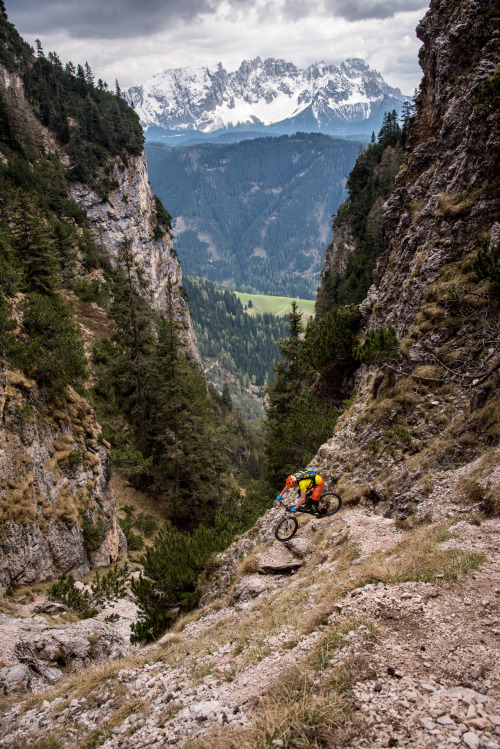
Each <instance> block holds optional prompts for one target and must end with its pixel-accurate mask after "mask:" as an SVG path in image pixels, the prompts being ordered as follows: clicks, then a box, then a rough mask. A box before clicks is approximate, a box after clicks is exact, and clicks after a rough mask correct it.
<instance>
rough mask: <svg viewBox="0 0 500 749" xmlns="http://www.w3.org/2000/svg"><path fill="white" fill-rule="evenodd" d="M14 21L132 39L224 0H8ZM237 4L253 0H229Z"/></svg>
mask: <svg viewBox="0 0 500 749" xmlns="http://www.w3.org/2000/svg"><path fill="white" fill-rule="evenodd" d="M424 3H425V0H309V2H307V3H305V2H304V0H282V2H281V3H280V2H279V0H268V2H267V3H264V4H262V5H261V8H260V11H261V13H260V15H261V17H262V19H263V20H265V17H266V16H268V17H272V16H276V15H278V14H279V13H280V11H281V14H282V15H283V16H285V17H286V18H288V19H294V20H298V19H301V18H306V17H308V16H312V15H315V14H317V15H321V16H331V17H332V18H333V17H341V18H344V19H345V20H347V21H362V20H368V19H385V18H392V17H393V16H394V15H395V14H396V13H399V12H403V11H413V10H418V9H419V8H423V4H424ZM6 5H7V12H8V14H9V17H10V18H11V20H12V21H13V22H14V23H15V24H16V26H17V27H18V28H20V29H23V31H24V33H27V34H37V35H39V36H41V37H42V36H43V35H44V34H46V33H49V34H53V33H56V32H59V31H63V32H66V33H67V34H68V35H69V36H70V37H71V38H73V39H129V38H132V37H143V36H144V37H145V36H148V35H150V34H155V33H157V32H159V31H164V30H168V28H169V27H171V26H173V25H177V24H178V22H179V21H193V20H194V19H196V18H197V17H198V16H199V15H201V14H203V13H208V14H211V13H215V12H216V11H217V8H218V7H219V6H220V5H221V0H7V3H6ZM229 5H230V7H232V8H234V9H239V8H248V9H249V10H250V8H251V7H252V4H251V2H250V3H249V2H248V0H229Z"/></svg>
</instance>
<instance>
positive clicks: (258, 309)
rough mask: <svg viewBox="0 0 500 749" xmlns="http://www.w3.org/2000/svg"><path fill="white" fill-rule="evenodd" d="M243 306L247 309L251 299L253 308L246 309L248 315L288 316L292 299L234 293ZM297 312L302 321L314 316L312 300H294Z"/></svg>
mask: <svg viewBox="0 0 500 749" xmlns="http://www.w3.org/2000/svg"><path fill="white" fill-rule="evenodd" d="M234 293H235V294H236V296H237V297H238V299H239V300H240V302H241V303H242V305H243V306H246V307H247V308H248V301H249V300H250V299H251V300H252V304H253V307H251V308H249V309H247V312H248V313H249V314H256V315H263V314H264V312H270V313H271V314H273V315H277V316H278V317H283V316H284V315H288V313H289V312H290V305H291V303H292V300H293V298H292V297H286V296H267V295H264V294H245V293H244V292H241V291H235V292H234ZM295 301H296V302H297V305H298V308H299V310H300V311H301V312H302V313H303V315H302V317H303V319H304V320H308V319H309V318H310V317H313V316H314V305H315V302H314V301H313V300H312V299H296V300H295Z"/></svg>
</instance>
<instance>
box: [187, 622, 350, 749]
mask: <svg viewBox="0 0 500 749" xmlns="http://www.w3.org/2000/svg"><path fill="white" fill-rule="evenodd" d="M355 626H356V625H354V624H350V628H351V629H353V628H355ZM358 626H359V625H358ZM341 642H342V640H341V638H340V634H339V644H340V643H341ZM334 647H335V645H334V638H333V637H332V638H326V637H324V638H323V639H322V641H321V643H320V645H319V646H318V647H317V648H316V651H315V653H314V654H313V655H312V656H311V657H310V658H309V659H308V662H307V663H306V664H304V666H303V668H301V669H300V670H299V669H298V668H296V669H292V670H291V671H289V672H288V673H287V674H285V675H282V678H281V681H280V685H278V686H277V687H276V688H275V689H274V690H273V691H272V693H270V694H268V695H267V696H266V697H265V698H264V699H263V701H262V703H261V705H260V706H259V708H258V710H257V712H256V716H255V719H254V721H253V723H252V724H251V725H250V726H248V727H243V728H238V729H236V730H231V731H229V730H224V729H219V731H217V732H216V733H214V734H211V735H210V736H207V737H203V738H199V739H194V740H192V741H188V742H186V744H184V745H183V746H184V749H212V748H213V747H214V746H216V747H217V749H257V748H258V749H261V748H262V749H263V748H264V747H272V746H273V742H275V741H279V742H282V743H281V744H280V746H283V747H287V748H288V749H320V747H322V748H324V747H327V746H328V747H334V746H339V743H338V741H339V739H341V736H340V734H341V733H342V730H343V727H344V725H345V723H346V714H347V698H346V694H347V690H348V688H349V685H350V683H351V671H350V668H349V665H348V664H346V665H344V666H342V667H340V668H337V669H333V668H331V667H330V668H329V669H328V671H325V672H323V673H321V675H320V678H319V679H317V678H316V673H317V671H316V672H315V674H314V675H312V674H311V673H310V671H309V669H311V668H316V669H320V668H322V666H325V665H327V663H328V657H327V655H328V653H330V652H331V650H332V649H333V648H334ZM340 745H341V744H340Z"/></svg>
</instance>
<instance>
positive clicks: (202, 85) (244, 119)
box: [126, 57, 408, 145]
mask: <svg viewBox="0 0 500 749" xmlns="http://www.w3.org/2000/svg"><path fill="white" fill-rule="evenodd" d="M126 97H127V99H128V101H129V102H130V103H131V104H132V106H133V107H134V108H135V110H136V112H137V113H138V115H139V117H140V120H141V123H142V125H143V127H144V129H145V131H146V137H147V139H148V140H163V141H164V142H167V143H169V144H170V145H181V144H183V145H184V144H186V143H187V142H190V141H191V142H195V141H196V140H205V141H206V140H211V139H215V138H217V137H218V136H221V135H223V136H224V135H225V136H226V137H227V134H228V133H232V134H233V137H234V140H241V139H242V137H243V138H248V137H255V134H256V133H260V134H261V135H271V134H274V135H278V134H290V133H294V132H297V131H303V132H323V133H328V134H331V135H341V136H346V135H347V136H350V137H352V136H353V135H356V136H358V137H366V136H368V137H369V136H370V134H371V132H372V131H373V130H374V131H375V132H378V130H379V129H380V125H381V122H382V117H383V115H384V112H386V111H389V110H392V109H396V110H398V111H399V110H400V109H401V106H402V104H403V102H404V101H405V100H406V99H407V98H408V97H406V96H404V95H403V94H402V93H401V91H400V90H399V89H397V88H392V87H391V86H389V85H388V84H387V83H386V82H385V81H384V79H383V78H382V76H381V75H380V73H378V72H377V71H375V70H372V69H371V68H370V67H369V66H368V65H367V64H366V63H365V62H364V61H363V60H360V59H357V58H355V59H349V60H345V62H343V63H341V65H339V66H338V67H337V66H335V65H326V64H325V63H314V64H313V65H310V66H309V67H308V68H306V69H305V70H304V69H300V68H297V67H296V66H295V65H294V64H293V63H290V62H286V61H285V60H276V59H274V58H269V59H267V60H261V58H260V57H256V58H255V59H254V60H250V61H248V60H245V61H243V62H242V63H241V65H240V67H239V68H238V70H236V71H234V72H227V71H226V70H225V69H224V68H223V66H222V64H221V63H219V64H218V65H217V66H216V67H214V68H208V67H205V68H196V69H193V68H175V69H171V70H165V71H163V72H162V73H158V74H156V75H154V76H153V77H152V78H150V79H149V80H148V81H147V82H146V83H145V84H144V85H143V86H133V87H132V88H130V89H128V91H127V92H126ZM240 131H243V132H240Z"/></svg>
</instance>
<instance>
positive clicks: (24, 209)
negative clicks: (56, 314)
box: [11, 190, 59, 294]
mask: <svg viewBox="0 0 500 749" xmlns="http://www.w3.org/2000/svg"><path fill="white" fill-rule="evenodd" d="M11 219H12V229H11V230H12V246H13V248H14V251H15V252H16V254H17V256H18V257H19V259H20V260H21V261H22V263H23V268H24V270H25V274H26V286H27V289H28V290H31V291H38V292H41V293H43V294H50V293H52V292H53V291H55V289H56V287H57V286H58V283H59V279H58V264H57V260H56V255H55V252H54V246H53V241H52V238H51V236H50V233H49V228H48V226H47V224H46V222H45V220H44V219H43V217H42V215H41V213H40V211H39V209H38V207H37V206H36V204H35V202H34V200H33V199H32V198H31V197H30V195H29V194H28V193H26V192H24V191H23V190H18V191H17V192H16V196H15V201H14V206H13V209H12V213H11Z"/></svg>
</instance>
